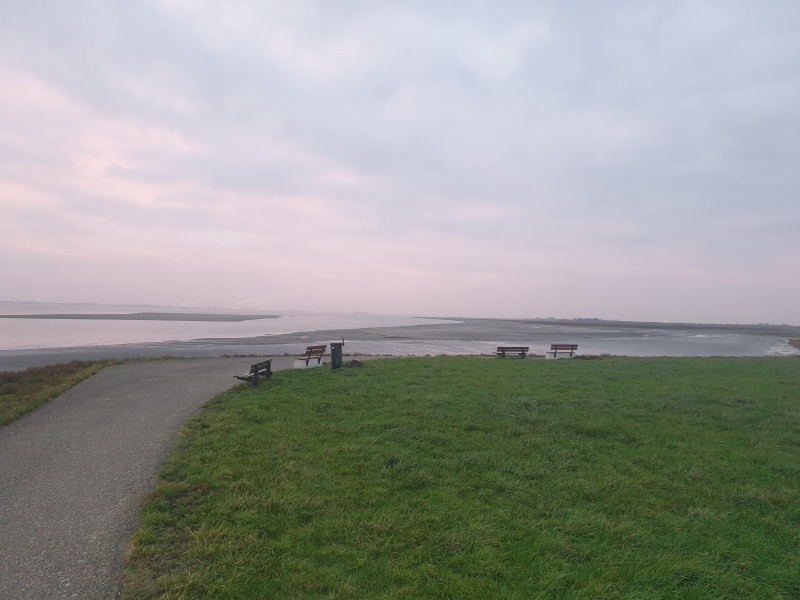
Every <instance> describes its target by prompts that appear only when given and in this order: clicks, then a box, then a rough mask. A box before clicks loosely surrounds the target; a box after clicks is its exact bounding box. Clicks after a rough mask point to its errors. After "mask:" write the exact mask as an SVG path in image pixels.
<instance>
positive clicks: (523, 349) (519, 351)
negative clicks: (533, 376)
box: [496, 346, 530, 358]
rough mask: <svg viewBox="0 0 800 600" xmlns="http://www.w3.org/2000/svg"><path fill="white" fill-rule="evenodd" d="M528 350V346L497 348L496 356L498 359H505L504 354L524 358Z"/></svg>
mask: <svg viewBox="0 0 800 600" xmlns="http://www.w3.org/2000/svg"><path fill="white" fill-rule="evenodd" d="M529 349H530V347H529V346H498V347H497V352H496V354H497V356H498V357H499V358H505V357H506V354H511V355H517V356H519V357H520V358H525V357H526V356H527V354H528V350H529Z"/></svg>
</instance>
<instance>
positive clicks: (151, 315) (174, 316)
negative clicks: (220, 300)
mask: <svg viewBox="0 0 800 600" xmlns="http://www.w3.org/2000/svg"><path fill="white" fill-rule="evenodd" d="M277 318H278V315H218V314H206V313H156V312H139V313H118V314H98V313H71V314H43V315H27V314H26V315H0V319H87V320H94V321H218V322H226V323H230V322H241V321H253V320H255V319H277Z"/></svg>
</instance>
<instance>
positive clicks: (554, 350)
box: [550, 344, 578, 358]
mask: <svg viewBox="0 0 800 600" xmlns="http://www.w3.org/2000/svg"><path fill="white" fill-rule="evenodd" d="M577 350H578V344H550V354H552V355H553V358H557V357H558V353H559V352H562V353H563V354H567V353H569V357H570V358H572V357H573V356H574V355H575V352H577Z"/></svg>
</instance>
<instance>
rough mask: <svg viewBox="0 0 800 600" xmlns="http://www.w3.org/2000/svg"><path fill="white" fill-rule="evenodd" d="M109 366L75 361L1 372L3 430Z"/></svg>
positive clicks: (0, 393)
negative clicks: (4, 426)
mask: <svg viewBox="0 0 800 600" xmlns="http://www.w3.org/2000/svg"><path fill="white" fill-rule="evenodd" d="M109 364H111V361H100V362H85V361H73V362H70V363H65V364H61V365H51V366H47V367H34V368H31V369H26V370H25V371H11V372H0V426H2V425H7V424H8V423H10V422H11V421H13V420H15V419H18V418H19V417H21V416H22V415H24V414H27V413H29V412H31V411H33V410H35V409H37V408H39V407H40V406H41V405H42V404H44V403H46V402H49V401H50V400H52V399H53V398H56V397H57V396H59V395H60V394H63V393H64V392H65V391H67V390H68V389H70V388H71V387H73V386H74V385H76V384H78V383H80V382H81V381H83V380H84V379H86V378H88V377H91V376H92V375H94V374H95V373H97V372H98V371H99V370H100V369H102V368H103V367H105V366H107V365H109Z"/></svg>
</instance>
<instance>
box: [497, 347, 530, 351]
mask: <svg viewBox="0 0 800 600" xmlns="http://www.w3.org/2000/svg"><path fill="white" fill-rule="evenodd" d="M497 349H498V350H506V351H507V352H520V351H522V350H524V351H526V352H527V351H528V350H529V347H528V346H498V347H497Z"/></svg>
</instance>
